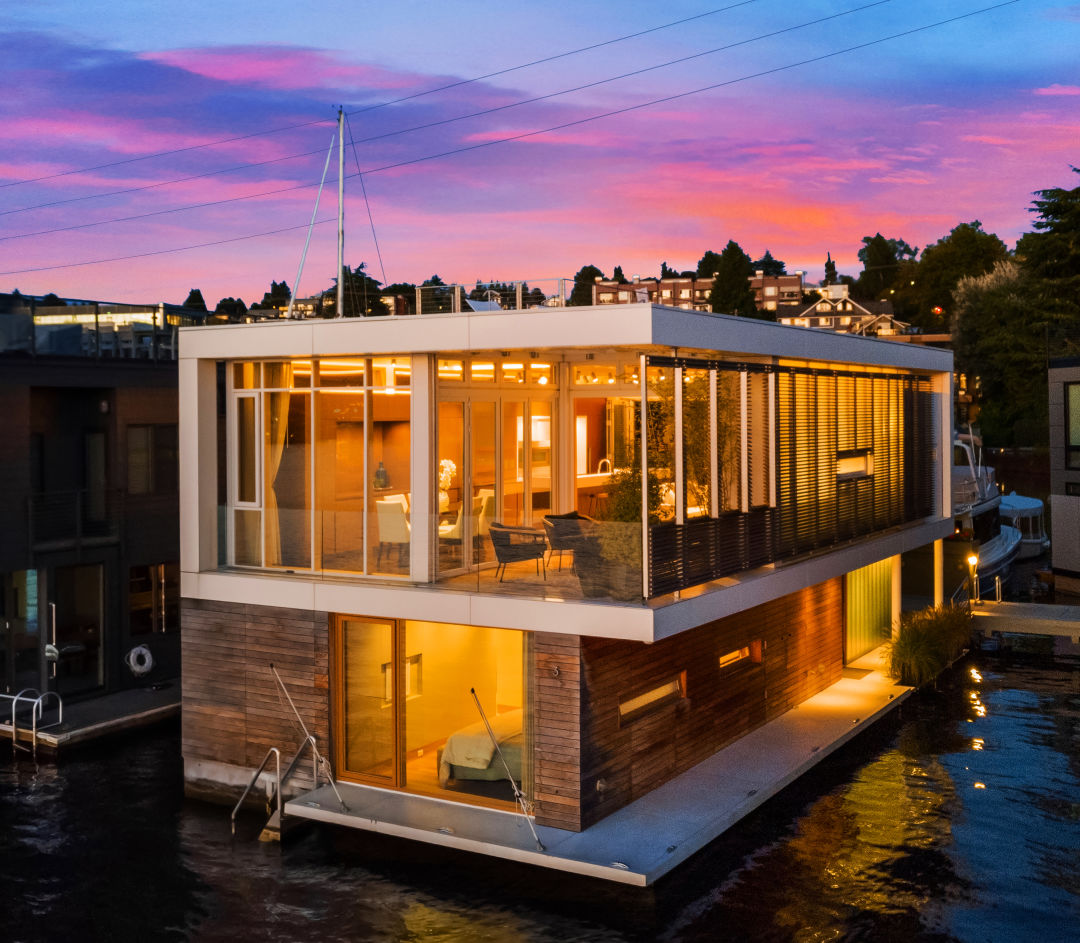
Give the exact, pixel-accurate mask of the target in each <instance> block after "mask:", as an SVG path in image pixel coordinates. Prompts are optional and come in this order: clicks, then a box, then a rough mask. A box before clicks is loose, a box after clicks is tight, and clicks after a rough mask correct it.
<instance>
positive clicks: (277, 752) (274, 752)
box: [230, 747, 281, 837]
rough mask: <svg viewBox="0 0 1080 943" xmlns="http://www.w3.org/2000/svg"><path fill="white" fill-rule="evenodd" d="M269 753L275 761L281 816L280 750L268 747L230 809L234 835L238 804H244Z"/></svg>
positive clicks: (264, 767)
mask: <svg viewBox="0 0 1080 943" xmlns="http://www.w3.org/2000/svg"><path fill="white" fill-rule="evenodd" d="M271 754H272V755H273V756H274V757H275V760H276V763H277V812H278V818H279V819H280V818H281V751H280V750H279V749H278V748H277V747H270V749H269V750H267V751H266V756H264V757H263V761H262V762H261V763H260V764H259V767H258V769H256V770H255V775H254V776H252V777H251V782H249V783H248V784H247V788H246V789H245V790H244V792H243V794H242V795H241V796H240V801H239V802H237V803H236V807H235V808H234V809H233V810H232V816H231V819H230V820H231V823H232V833H233V836H234V837H235V836H236V815H237V813H238V812H239V811H240V806H242V805H243V804H244V800H245V799H246V798H247V797H248V793H249V792H251V790H252V788H253V787H254V785H255V783H256V782H258V780H259V777H260V776H261V775H262V771H263V770H264V769H266V763H267V761H268V760H269V759H270V756H271Z"/></svg>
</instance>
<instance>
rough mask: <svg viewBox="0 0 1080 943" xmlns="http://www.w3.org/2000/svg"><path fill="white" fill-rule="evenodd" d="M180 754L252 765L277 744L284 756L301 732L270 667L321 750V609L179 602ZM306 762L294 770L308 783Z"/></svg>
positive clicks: (324, 725) (324, 734) (324, 716)
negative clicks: (181, 619)
mask: <svg viewBox="0 0 1080 943" xmlns="http://www.w3.org/2000/svg"><path fill="white" fill-rule="evenodd" d="M182 606H183V627H184V628H183V633H182V638H181V650H182V657H183V672H182V676H181V686H182V692H183V721H182V724H183V754H184V758H185V760H213V761H216V762H220V763H229V764H233V765H236V766H241V767H245V768H250V769H254V768H255V767H256V766H258V764H259V763H260V762H261V761H262V758H263V756H264V755H265V754H266V751H267V750H268V749H269V748H270V747H272V746H276V747H279V748H280V749H281V752H282V759H283V762H285V761H287V760H288V759H289V758H290V757H291V755H292V753H293V752H295V750H296V749H297V748H298V747H299V745H300V743H301V742H302V739H303V735H302V734H301V732H300V730H299V727H298V725H297V723H296V719H295V717H294V715H293V713H292V710H291V709H290V708H289V705H288V702H287V701H286V700H285V697H284V695H283V694H281V689H280V688H279V687H278V685H277V682H276V681H275V680H274V676H273V673H272V672H271V670H270V664H271V663H273V664H274V666H275V667H276V668H277V670H278V673H279V674H280V675H281V678H282V680H283V681H284V682H285V684H286V686H287V687H288V690H289V695H290V696H291V697H292V699H293V702H294V703H295V704H296V708H297V710H298V711H299V712H300V715H301V716H302V717H303V719H304V723H305V725H306V726H307V728H308V730H309V731H310V732H311V733H312V734H313V735H314V736H315V739H316V740H317V741H318V743H319V747H320V749H321V750H323V751H324V752H328V750H329V740H330V723H329V699H328V696H327V689H328V682H327V676H328V671H329V668H328V651H329V641H328V638H327V633H328V626H329V620H328V616H327V614H326V613H323V612H307V611H301V610H292V609H280V608H273V607H269V606H251V605H239V604H234V603H224V602H214V601H204V600H194V599H184V600H183V601H182ZM310 771H311V764H310V763H304V764H302V765H301V767H300V769H299V770H298V771H297V773H296V774H294V779H293V780H290V782H295V783H296V785H298V786H306V785H309V784H310V782H311V772H310Z"/></svg>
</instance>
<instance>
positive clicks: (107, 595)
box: [0, 296, 180, 726]
mask: <svg viewBox="0 0 1080 943" xmlns="http://www.w3.org/2000/svg"><path fill="white" fill-rule="evenodd" d="M32 301H33V299H31V300H30V301H27V300H26V299H25V298H23V297H22V296H0V431H2V441H3V457H2V458H0V482H2V487H0V521H2V522H3V527H4V537H3V540H2V541H0V694H3V695H7V696H8V697H7V698H3V699H0V705H3V708H4V711H5V714H6V716H5V717H4V718H3V719H4V720H6V721H9V722H10V719H11V716H12V706H13V705H12V701H11V698H13V697H14V696H15V695H16V694H18V693H19V692H27V694H26V696H27V697H28V698H31V699H33V698H37V697H38V696H40V695H43V694H46V693H47V694H48V695H49V698H48V703H47V706H48V707H49V708H51V709H54V710H55V708H56V701H55V698H52V697H51V695H52V694H59V695H60V697H61V698H62V700H63V702H64V703H68V702H70V701H71V700H74V699H78V700H86V699H90V698H94V697H96V696H98V695H103V694H111V693H115V692H119V691H122V690H124V689H127V688H133V687H139V686H143V685H146V684H150V683H156V682H158V681H160V680H162V679H166V678H175V677H177V675H178V674H179V671H180V546H179V543H180V541H179V497H178V488H177V479H178V472H179V469H178V466H177V402H176V395H177V379H176V377H177V362H176V358H175V352H176V350H175V346H174V342H175V332H176V327H177V324H178V321H179V320H180V315H179V314H177V313H176V312H175V311H170V310H168V309H167V306H165V305H151V306H146V307H136V306H133V305H106V304H104V303H96V304H91V303H87V304H81V305H76V304H70V305H58V306H55V307H44V308H43V307H41V306H35V305H34V304H33V303H32ZM5 309H6V310H5ZM151 319H154V320H153V323H151ZM167 319H168V320H167ZM144 321H145V322H146V323H144ZM136 329H137V330H136ZM136 336H137V337H138V338H140V339H141V340H140V342H139V343H137V344H125V343H123V342H122V339H123V338H125V337H136ZM14 706H15V707H16V708H17V713H19V714H20V715H25V716H26V717H27V721H26V722H27V726H29V724H30V720H29V701H26V700H24V701H20V702H19V703H18V704H17V705H14ZM98 720H100V718H98ZM20 723H21V719H20Z"/></svg>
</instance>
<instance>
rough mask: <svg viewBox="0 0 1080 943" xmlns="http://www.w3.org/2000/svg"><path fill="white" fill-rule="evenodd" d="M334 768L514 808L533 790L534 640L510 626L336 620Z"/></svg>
mask: <svg viewBox="0 0 1080 943" xmlns="http://www.w3.org/2000/svg"><path fill="white" fill-rule="evenodd" d="M333 624H334V695H335V696H334V727H335V731H336V744H337V765H336V768H337V772H338V775H339V776H341V777H342V778H345V779H352V780H355V781H358V782H367V783H372V784H376V785H384V786H390V787H395V788H400V789H406V790H408V791H410V792H418V793H424V794H427V795H435V796H439V797H441V798H446V799H453V800H458V801H464V802H470V803H478V804H485V805H493V806H496V807H499V808H512V807H514V806H513V803H514V793H513V786H512V785H511V780H513V782H514V783H516V784H517V785H518V786H519V788H522V789H523V790H524V791H525V792H526V794H528V792H529V790H530V788H531V783H530V780H531V761H530V752H529V751H530V749H531V746H530V742H529V741H530V723H529V720H528V715H529V712H528V707H529V703H528V701H529V698H528V691H527V683H526V682H527V678H528V670H527V659H528V657H529V645H528V636H527V635H526V634H525V633H522V632H516V631H511V630H504V629H487V628H476V627H474V626H465V625H452V624H446V623H434V622H420V621H412V620H385V619H371V618H363V617H353V616H337V617H335V619H334V623H333Z"/></svg>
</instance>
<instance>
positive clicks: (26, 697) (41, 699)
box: [0, 688, 64, 755]
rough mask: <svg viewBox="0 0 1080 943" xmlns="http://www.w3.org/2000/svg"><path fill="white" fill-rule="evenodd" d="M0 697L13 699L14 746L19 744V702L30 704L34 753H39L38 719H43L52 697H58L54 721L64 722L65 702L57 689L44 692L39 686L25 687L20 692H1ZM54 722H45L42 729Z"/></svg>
mask: <svg viewBox="0 0 1080 943" xmlns="http://www.w3.org/2000/svg"><path fill="white" fill-rule="evenodd" d="M0 697H5V698H7V699H8V700H9V701H11V742H12V745H13V746H18V745H19V725H18V720H17V717H16V714H17V712H18V707H19V702H20V701H22V702H24V703H26V704H29V705H30V720H31V724H32V727H31V731H32V740H31V743H32V745H33V751H34V754H35V755H36V754H37V732H38V721H39V720H41V716H42V714H43V713H44V709H45V702H46V701H47V700H48V699H49V698H50V697H55V698H56V709H57V717H56V720H55V721H53V723H55V724H62V723H63V722H64V702H63V699H62V698H61V697H60V695H59V693H57V692H56V691H45V692H44V693H42V692H41V691H39V690H38V689H37V688H23V689H22V690H21V691H20V692H19V693H18V694H0ZM53 723H49V724H43V725H42V727H41V729H43V730H44V729H45V727H51V726H53Z"/></svg>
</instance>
